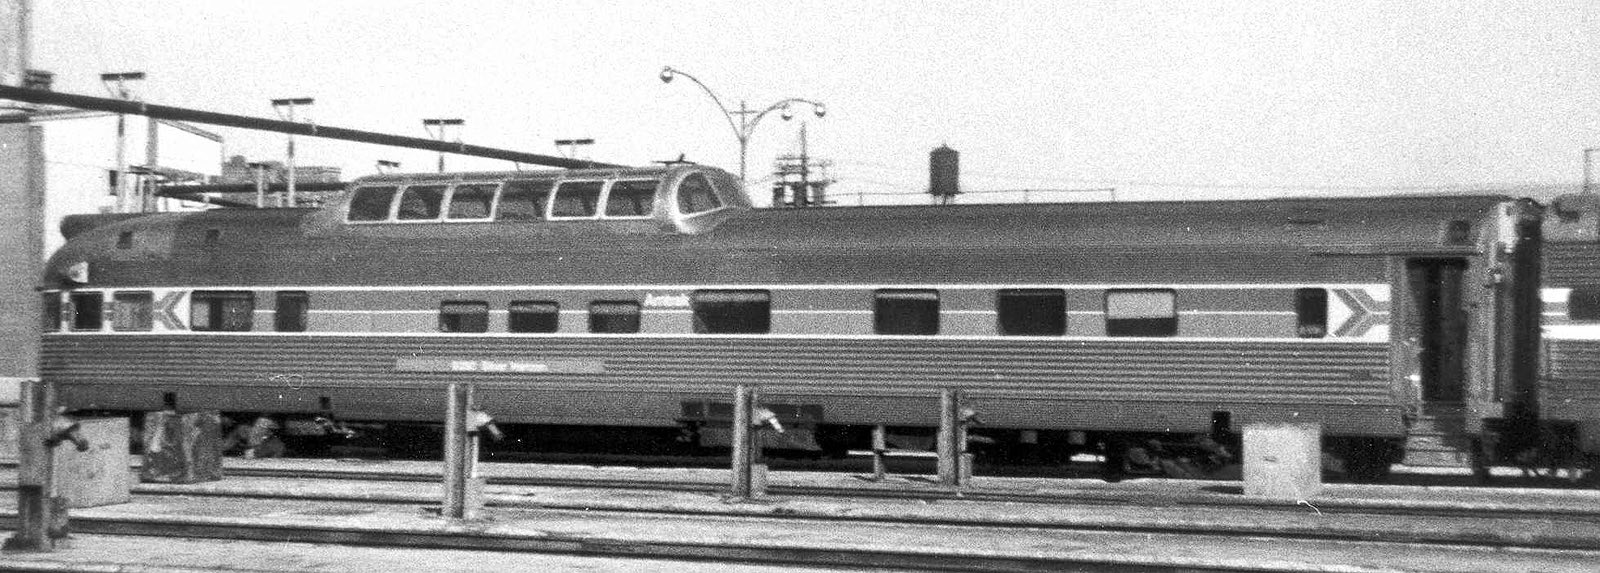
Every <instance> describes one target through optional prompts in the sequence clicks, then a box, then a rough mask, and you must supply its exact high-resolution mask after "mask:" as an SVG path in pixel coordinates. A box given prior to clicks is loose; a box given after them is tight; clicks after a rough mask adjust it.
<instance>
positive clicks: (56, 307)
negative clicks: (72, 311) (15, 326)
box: [39, 292, 62, 332]
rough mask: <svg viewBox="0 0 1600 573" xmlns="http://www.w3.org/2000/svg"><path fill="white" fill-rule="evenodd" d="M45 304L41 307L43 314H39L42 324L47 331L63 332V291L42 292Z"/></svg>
mask: <svg viewBox="0 0 1600 573" xmlns="http://www.w3.org/2000/svg"><path fill="white" fill-rule="evenodd" d="M41 298H42V299H43V303H44V304H43V305H42V308H41V309H40V310H41V312H42V313H43V314H41V315H40V316H39V320H40V321H41V324H40V326H41V327H43V328H44V331H45V332H61V311H62V305H61V293H59V292H47V293H42V294H41Z"/></svg>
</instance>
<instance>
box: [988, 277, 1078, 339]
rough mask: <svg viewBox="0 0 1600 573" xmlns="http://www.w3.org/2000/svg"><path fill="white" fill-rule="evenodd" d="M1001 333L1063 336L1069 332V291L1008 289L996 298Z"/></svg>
mask: <svg viewBox="0 0 1600 573" xmlns="http://www.w3.org/2000/svg"><path fill="white" fill-rule="evenodd" d="M995 306H996V307H997V309H996V310H997V311H998V313H999V315H1000V334H1002V335H1009V336H1060V335H1062V334H1066V333H1067V291H1064V290H1061V289H1057V288H1050V289H1006V290H1002V291H1000V292H999V294H997V295H996V298H995Z"/></svg>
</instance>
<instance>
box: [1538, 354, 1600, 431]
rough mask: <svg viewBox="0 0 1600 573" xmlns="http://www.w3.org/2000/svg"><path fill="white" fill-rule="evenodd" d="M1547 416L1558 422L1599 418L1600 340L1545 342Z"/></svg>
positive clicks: (1545, 408) (1545, 404)
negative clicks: (1560, 420) (1558, 420)
mask: <svg viewBox="0 0 1600 573" xmlns="http://www.w3.org/2000/svg"><path fill="white" fill-rule="evenodd" d="M1545 352H1546V367H1547V370H1546V372H1545V374H1544V381H1543V383H1544V388H1543V394H1544V395H1543V396H1541V397H1540V400H1541V404H1542V405H1543V407H1544V410H1545V415H1546V416H1548V417H1550V418H1555V419H1567V420H1573V419H1596V418H1600V340H1550V339H1547V340H1545Z"/></svg>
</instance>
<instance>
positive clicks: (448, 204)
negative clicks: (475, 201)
mask: <svg viewBox="0 0 1600 573" xmlns="http://www.w3.org/2000/svg"><path fill="white" fill-rule="evenodd" d="M485 189H487V190H488V194H487V196H484V197H482V199H483V202H482V204H483V215H482V216H479V217H458V216H456V215H455V212H456V205H457V203H458V202H457V198H458V196H459V195H460V194H461V192H462V191H463V190H469V191H476V192H481V191H483V190H485ZM499 194H500V184H499V183H496V182H484V181H468V182H462V183H457V184H455V185H451V186H450V190H449V191H448V192H447V193H446V194H445V199H444V220H446V221H451V222H461V223H466V222H481V221H490V220H493V218H494V200H495V197H496V196H498V195H499Z"/></svg>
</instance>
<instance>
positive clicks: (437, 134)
mask: <svg viewBox="0 0 1600 573" xmlns="http://www.w3.org/2000/svg"><path fill="white" fill-rule="evenodd" d="M465 123H467V122H466V121H465V120H462V119H457V118H450V119H424V120H422V128H423V129H426V130H428V135H431V136H433V137H434V138H435V139H438V140H439V142H440V143H444V142H445V141H446V135H445V131H446V130H449V129H450V128H452V127H454V128H456V140H457V141H460V140H461V126H462V125H463V124H465ZM439 172H440V173H444V152H443V151H440V152H439Z"/></svg>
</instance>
